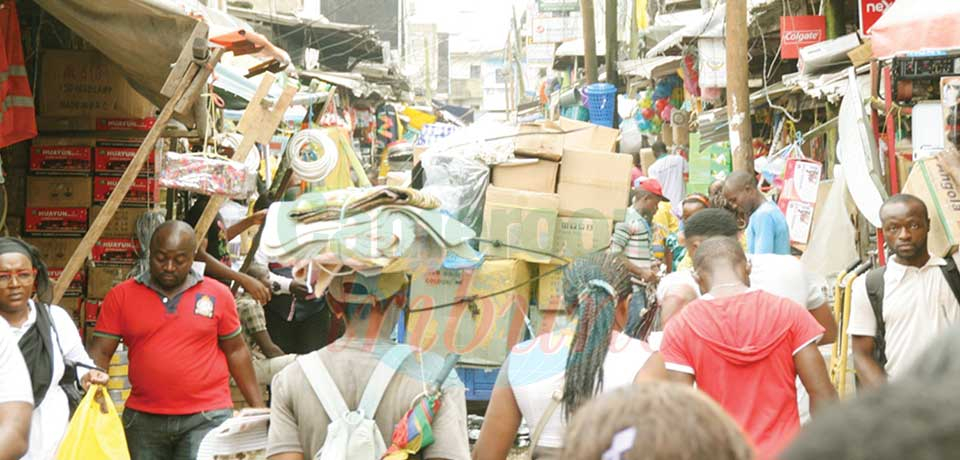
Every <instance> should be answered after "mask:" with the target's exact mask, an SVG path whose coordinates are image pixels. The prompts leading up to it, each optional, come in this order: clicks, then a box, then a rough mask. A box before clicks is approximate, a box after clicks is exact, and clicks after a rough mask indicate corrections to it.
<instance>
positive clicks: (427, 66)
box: [423, 33, 433, 105]
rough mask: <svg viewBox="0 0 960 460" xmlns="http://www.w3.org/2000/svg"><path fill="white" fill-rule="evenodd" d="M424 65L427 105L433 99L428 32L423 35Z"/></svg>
mask: <svg viewBox="0 0 960 460" xmlns="http://www.w3.org/2000/svg"><path fill="white" fill-rule="evenodd" d="M423 66H424V74H423V81H424V83H425V85H426V88H424V94H426V96H427V105H429V104H430V102H431V101H432V100H433V90H432V89H431V88H430V86H431V85H432V83H433V82H432V81H430V80H431V78H430V34H429V33H426V34H424V35H423Z"/></svg>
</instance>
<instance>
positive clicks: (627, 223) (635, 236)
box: [610, 177, 667, 334]
mask: <svg viewBox="0 0 960 460" xmlns="http://www.w3.org/2000/svg"><path fill="white" fill-rule="evenodd" d="M661 201H667V198H666V197H664V196H663V187H662V186H661V185H660V181H658V180H656V179H650V178H645V177H640V178H639V179H637V183H636V188H635V189H634V199H633V205H631V206H630V207H629V208H627V213H626V216H625V218H624V221H623V222H621V223H618V224H617V225H616V227H614V230H613V237H612V238H611V239H610V252H614V253H623V255H624V256H626V257H627V260H629V261H630V263H631V264H632V265H633V267H634V268H635V270H633V272H634V274H635V275H636V276H635V277H633V278H631V280H632V281H633V296H632V298H631V300H630V311H629V319H628V321H627V327H626V332H627V333H628V334H633V333H634V332H636V328H637V327H638V326H639V321H640V318H641V316H642V315H643V311H644V310H645V309H646V306H647V286H648V285H650V286H655V285H656V272H657V271H658V267H657V264H655V263H654V260H655V259H654V256H653V243H654V240H655V238H656V234H655V233H654V230H653V224H652V222H653V215H654V214H655V213H656V212H657V207H658V206H659V205H660V202H661Z"/></svg>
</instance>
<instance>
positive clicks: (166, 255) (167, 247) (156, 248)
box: [150, 220, 197, 292]
mask: <svg viewBox="0 0 960 460" xmlns="http://www.w3.org/2000/svg"><path fill="white" fill-rule="evenodd" d="M196 247H197V235H196V232H194V230H193V227H191V226H190V225H188V224H187V223H186V222H183V221H179V220H171V221H167V222H164V223H163V224H161V225H160V226H159V227H157V229H156V231H154V232H153V237H151V238H150V277H151V278H152V279H153V281H154V283H156V284H157V285H158V286H160V287H161V288H163V289H165V290H166V291H168V292H174V291H177V290H178V289H180V287H181V286H183V285H184V283H185V282H186V280H187V276H188V275H189V274H190V269H191V268H192V266H193V256H194V253H195V250H196Z"/></svg>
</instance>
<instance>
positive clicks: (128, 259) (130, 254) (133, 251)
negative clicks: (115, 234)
mask: <svg viewBox="0 0 960 460" xmlns="http://www.w3.org/2000/svg"><path fill="white" fill-rule="evenodd" d="M139 253H140V244H139V243H137V240H135V239H133V238H100V239H99V240H97V242H96V243H94V245H93V249H92V250H91V251H90V259H91V260H93V261H94V262H96V263H98V264H133V263H136V262H137V254H139Z"/></svg>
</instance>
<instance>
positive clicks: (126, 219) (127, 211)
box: [90, 205, 147, 238]
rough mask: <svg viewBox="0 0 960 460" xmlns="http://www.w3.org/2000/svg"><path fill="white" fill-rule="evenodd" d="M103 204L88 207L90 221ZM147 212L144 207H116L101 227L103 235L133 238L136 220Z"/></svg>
mask: <svg viewBox="0 0 960 460" xmlns="http://www.w3.org/2000/svg"><path fill="white" fill-rule="evenodd" d="M101 209H103V206H100V205H96V206H94V207H92V208H90V222H91V223H92V222H93V221H94V220H95V219H96V218H97V216H98V215H99V214H100V210H101ZM146 212H147V209H146V208H118V209H117V211H116V212H115V213H113V219H111V220H110V223H108V224H107V226H106V228H104V229H103V236H107V237H114V238H134V237H136V232H137V220H138V219H140V216H142V215H144V213H146Z"/></svg>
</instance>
